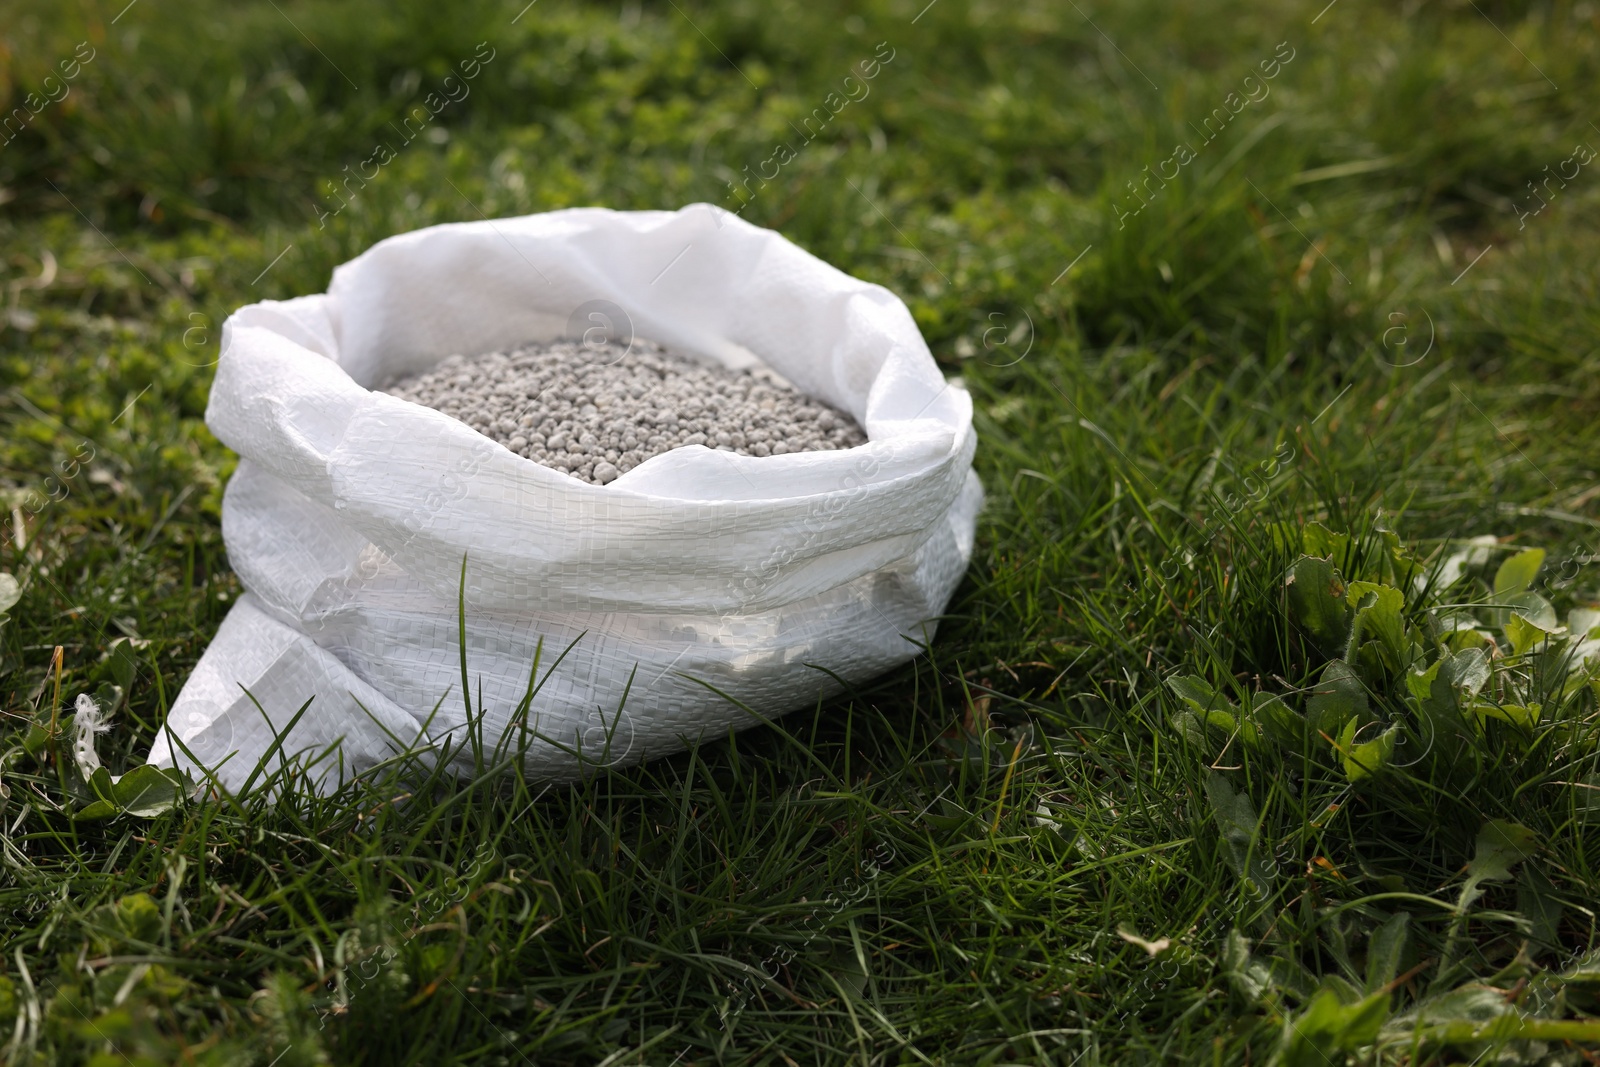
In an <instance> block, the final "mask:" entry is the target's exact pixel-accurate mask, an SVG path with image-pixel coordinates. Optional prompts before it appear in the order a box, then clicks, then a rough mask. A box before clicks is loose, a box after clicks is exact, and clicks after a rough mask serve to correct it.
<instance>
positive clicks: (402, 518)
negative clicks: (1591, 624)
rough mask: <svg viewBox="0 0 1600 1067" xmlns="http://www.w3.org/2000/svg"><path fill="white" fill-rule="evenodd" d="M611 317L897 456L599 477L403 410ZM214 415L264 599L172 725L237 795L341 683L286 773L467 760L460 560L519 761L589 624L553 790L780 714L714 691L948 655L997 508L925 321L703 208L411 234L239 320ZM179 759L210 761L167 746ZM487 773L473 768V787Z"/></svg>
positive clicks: (171, 760) (164, 755)
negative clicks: (761, 376) (522, 726)
mask: <svg viewBox="0 0 1600 1067" xmlns="http://www.w3.org/2000/svg"><path fill="white" fill-rule="evenodd" d="M595 300H603V301H609V302H611V303H613V304H615V305H617V306H619V307H620V308H622V309H624V311H625V314H626V317H627V318H629V319H631V323H632V327H633V330H634V332H635V333H636V334H637V336H640V337H645V338H649V339H651V340H654V341H658V342H661V343H662V344H665V345H667V346H668V347H669V348H672V349H676V350H679V351H683V352H686V353H690V354H698V355H700V356H701V357H704V358H709V359H711V360H714V361H717V362H720V363H722V364H724V365H727V366H731V367H743V366H749V365H752V364H756V363H765V364H766V365H767V366H769V367H770V368H771V369H773V370H774V371H776V372H777V373H778V374H780V375H782V376H783V377H784V378H787V379H788V380H789V381H790V382H792V383H794V384H795V385H796V386H797V387H798V388H799V389H801V390H803V391H805V392H807V393H810V394H812V395H813V396H817V397H820V398H822V399H823V400H826V401H827V402H828V403H830V404H833V405H835V406H836V407H838V408H841V409H843V410H845V411H848V412H850V414H851V415H853V416H854V417H855V419H856V420H857V421H858V422H859V423H860V424H861V426H862V427H863V428H864V429H865V430H866V432H867V436H868V438H869V441H868V443H867V444H864V445H861V446H859V447H857V448H853V449H846V450H839V451H829V452H806V453H796V454H789V455H783V456H768V457H755V456H740V455H736V454H734V453H731V452H718V451H715V450H712V449H708V448H706V447H703V446H699V445H692V446H688V447H684V448H679V449H675V450H673V451H671V452H668V453H665V454H663V455H659V456H656V457H655V458H653V459H650V460H648V461H646V462H644V463H642V464H640V465H639V466H638V467H635V468H634V469H633V470H630V471H629V472H627V473H626V474H623V475H622V476H621V477H619V478H617V479H616V480H615V481H613V482H612V483H610V484H609V485H603V486H602V485H591V484H589V483H587V482H582V481H579V480H578V479H576V478H573V477H571V476H569V475H567V474H565V473H563V472H560V471H555V470H551V469H549V468H546V467H542V466H539V465H538V464H536V463H534V462H533V461H532V460H528V459H524V458H522V457H520V456H518V455H516V454H514V453H512V452H510V451H509V450H507V449H505V448H503V447H501V446H500V445H498V444H496V443H494V442H493V441H491V440H489V439H488V438H486V437H484V436H483V435H481V434H479V433H478V432H477V431H475V430H473V429H471V428H469V427H467V426H466V425H464V424H463V423H460V422H457V421H456V420H454V419H452V418H450V417H449V416H447V415H444V414H442V413H440V412H437V411H433V410H431V409H429V408H424V407H420V406H418V405H415V404H412V403H409V402H407V401H402V400H398V399H396V398H394V397H391V396H389V395H387V394H384V393H379V392H373V391H372V390H373V389H375V388H380V387H382V386H383V385H385V384H387V383H388V382H389V381H391V380H392V379H394V378H396V377H398V376H401V375H406V374H411V373H414V372H417V371H420V370H423V369H425V368H427V367H429V366H431V365H432V364H433V363H435V362H436V361H438V360H440V359H442V358H444V357H445V356H448V355H451V354H453V353H461V354H467V355H474V354H477V353H480V352H487V351H492V350H496V349H504V348H508V347H511V346H514V345H517V344H519V343H522V342H527V341H539V340H552V339H555V338H557V337H560V336H563V335H565V334H567V333H568V320H569V316H571V315H572V314H573V313H574V311H575V310H577V309H579V308H580V307H582V306H583V305H585V304H586V303H588V302H592V301H595ZM206 423H207V425H209V426H210V427H211V430H212V432H214V433H215V434H216V436H217V437H218V438H219V439H220V440H221V441H222V442H223V443H224V444H226V445H228V446H229V447H230V448H232V449H234V450H235V451H236V452H238V453H239V455H240V463H239V468H238V472H237V473H236V474H235V475H234V477H233V479H232V481H231V482H230V483H229V485H228V489H227V493H226V496H225V498H224V501H223V513H222V532H223V538H224V540H225V542H226V544H227V549H228V557H229V560H230V562H231V564H232V566H233V568H234V570H235V571H236V572H237V573H238V575H239V578H240V580H241V581H242V582H243V583H244V585H245V587H246V588H247V589H248V590H249V592H248V594H247V595H246V596H244V597H242V598H241V599H240V601H239V603H238V604H237V605H236V606H235V607H234V609H233V611H232V612H231V613H230V614H229V615H228V617H227V619H226V620H225V621H224V623H223V625H222V627H221V629H220V630H219V631H218V633H217V636H216V639H215V640H214V641H213V642H212V644H211V646H210V647H209V648H208V649H207V650H206V653H205V655H204V657H203V658H202V659H201V661H200V663H199V665H198V666H197V667H196V668H195V671H194V673H193V675H192V676H191V677H190V678H189V681H188V683H187V684H186V685H185V686H184V688H183V691H182V692H181V693H180V694H179V696H178V699H177V701H176V703H174V705H173V706H172V709H171V713H170V715H169V716H168V724H167V725H168V728H169V730H170V732H171V733H175V734H176V735H177V737H178V738H180V739H182V741H183V742H184V744H185V745H186V746H187V747H188V748H189V749H190V751H191V752H193V753H194V755H195V756H196V757H197V758H198V759H199V760H200V761H201V762H202V763H204V764H205V765H206V766H207V767H208V768H209V769H211V770H212V771H213V772H214V773H216V774H217V776H218V777H219V778H220V780H221V781H222V782H223V783H224V784H226V785H228V786H229V787H230V788H238V787H239V786H240V785H241V784H242V783H243V782H244V780H245V779H246V777H247V776H248V775H249V773H250V771H251V769H252V768H253V767H254V766H255V765H256V763H257V762H258V761H259V760H260V758H261V757H262V756H263V755H264V754H265V753H266V752H267V751H268V749H269V748H270V746H271V744H272V741H273V733H274V731H275V730H276V731H280V732H281V731H282V730H283V728H284V727H285V726H286V725H287V724H288V722H289V721H290V719H291V718H292V717H293V715H294V713H295V712H296V711H297V710H298V709H299V708H300V706H301V705H302V704H303V703H304V702H305V701H306V700H307V699H308V698H311V697H315V700H314V702H313V704H312V706H311V708H310V710H309V711H308V712H307V713H306V714H305V716H304V717H303V718H302V719H301V721H300V723H299V724H298V726H297V727H296V728H295V730H294V731H293V732H292V733H291V734H290V735H289V736H288V738H287V743H286V744H285V745H284V746H283V755H285V756H292V755H294V754H296V753H300V754H305V753H307V752H311V753H322V752H324V751H325V750H328V749H330V747H336V751H334V752H333V753H332V754H331V755H330V756H329V757H328V758H327V759H326V760H325V761H324V762H323V763H322V764H320V765H319V770H318V775H320V776H321V781H320V786H321V787H322V788H326V787H328V786H329V785H331V784H332V783H334V782H336V781H338V780H340V779H341V778H344V777H348V776H349V775H350V774H351V773H355V772H359V771H360V770H362V769H363V768H366V767H370V766H372V765H373V764H374V763H376V762H378V761H380V760H382V759H385V758H388V757H389V755H390V754H392V753H394V752H396V751H398V750H399V749H400V748H402V747H405V746H416V747H427V746H430V745H438V744H440V743H441V742H445V741H449V742H450V743H451V744H453V745H463V746H464V744H465V742H466V731H465V729H464V723H465V721H466V716H465V710H464V707H463V702H462V700H461V693H460V688H461V666H460V643H459V639H458V625H459V620H460V613H459V611H458V599H457V598H458V594H459V593H460V592H461V590H462V586H461V570H462V559H463V557H465V558H466V561H467V562H466V582H465V587H464V595H465V601H466V630H467V656H468V669H469V673H470V678H471V688H472V693H471V697H472V702H473V706H474V709H475V714H476V713H477V711H478V710H481V712H482V714H483V715H484V734H485V737H486V739H487V741H488V743H489V744H490V745H491V746H492V745H494V744H496V743H497V742H499V741H500V740H501V738H502V736H503V735H504V734H505V732H506V730H507V726H508V723H509V720H510V717H511V714H512V712H513V710H514V709H515V707H516V705H517V703H518V701H519V700H520V699H521V698H522V695H523V693H524V691H525V689H526V686H527V683H528V675H529V670H530V667H531V666H532V662H533V657H534V650H535V647H536V646H537V644H538V642H539V639H540V638H543V639H544V658H543V662H542V665H541V668H540V674H541V677H542V676H543V674H544V672H545V671H546V670H548V669H549V666H550V664H551V663H552V662H553V661H554V659H555V657H556V655H557V654H558V653H559V652H560V651H561V650H562V649H564V648H566V646H567V645H569V644H571V643H572V642H573V641H574V640H575V639H578V638H579V635H582V638H581V640H578V643H577V646H576V647H575V648H574V649H573V650H572V652H571V653H570V654H569V655H568V656H567V657H566V659H565V660H564V661H563V662H562V663H561V664H560V666H559V667H558V668H557V669H556V670H555V672H554V673H553V675H552V676H551V677H550V678H549V680H548V681H547V682H546V684H545V685H544V688H543V689H542V690H541V692H540V693H539V696H538V698H537V699H536V701H535V702H534V704H533V707H532V714H531V716H530V719H529V721H528V723H527V728H528V730H529V731H530V732H533V733H537V734H538V735H541V736H542V737H543V738H547V739H548V740H547V741H540V740H535V741H532V742H531V743H530V744H529V747H528V751H527V763H528V772H529V773H530V775H532V776H534V777H536V778H539V779H544V780H564V779H570V778H574V777H577V776H579V775H580V774H581V773H583V767H584V765H585V764H590V765H592V763H594V762H599V763H604V764H606V765H613V766H614V765H620V764H625V763H634V762H637V761H639V760H642V759H645V758H647V757H652V756H656V755H660V754H662V753H666V752H671V751H675V750H677V749H680V748H682V747H683V746H684V745H685V744H686V743H688V742H690V741H692V740H693V739H696V738H699V737H701V736H706V737H716V736H721V735H725V734H726V733H727V731H728V730H729V729H730V728H731V729H743V728H745V727H748V726H752V725H755V724H756V722H757V720H755V719H753V718H752V717H751V716H750V715H749V714H748V713H747V712H745V711H743V710H741V709H740V708H738V707H736V706H735V705H734V704H732V703H730V702H729V701H727V700H725V699H723V698H722V697H719V696H717V695H716V694H715V693H713V692H711V691H710V689H708V688H707V686H708V685H709V686H714V687H716V688H717V689H719V690H721V691H722V692H724V693H726V694H728V696H730V697H733V698H736V699H737V700H739V701H742V702H744V703H745V704H747V705H749V706H750V707H751V708H753V709H755V710H756V711H758V712H760V713H761V714H762V715H763V716H768V717H772V716H776V715H778V714H781V713H783V712H787V711H791V710H793V709H795V708H798V707H801V706H804V705H808V704H812V703H814V702H815V701H816V700H817V699H818V698H819V697H821V696H825V695H828V694H830V693H832V692H834V691H836V689H837V686H836V685H835V683H834V682H833V681H832V680H831V679H830V678H829V676H828V674H827V673H826V672H824V671H821V670H818V669H817V668H818V667H826V668H827V669H828V670H829V671H832V672H833V673H834V674H836V675H838V676H839V677H840V678H842V679H844V680H846V681H847V682H858V681H862V680H865V679H867V678H870V677H872V676H873V675H875V674H878V673H880V672H882V671H884V670H886V669H888V668H890V667H893V666H895V665H896V664H899V663H902V662H904V661H905V660H907V659H909V658H910V657H911V656H913V655H915V654H916V651H917V647H916V644H914V643H913V641H915V642H922V641H925V640H926V639H928V638H929V637H931V635H932V629H933V627H932V624H931V622H930V621H929V620H931V619H932V618H933V617H935V616H937V615H939V614H940V613H941V612H942V611H943V610H944V606H945V604H946V602H947V601H948V600H949V598H950V595H951V593H952V592H953V591H954V590H955V587H956V584H957V583H958V582H959V581H960V579H961V575H962V573H963V572H964V570H965V569H966V565H967V560H968V558H969V557H970V555H971V551H972V537H973V525H974V522H975V518H976V515H977V511H978V508H979V506H980V504H981V503H982V496H983V493H982V488H981V487H980V486H979V484H978V480H977V477H976V475H975V474H973V472H972V469H971V462H972V454H973V449H974V447H975V444H976V441H975V438H974V435H973V432H972V405H971V401H970V400H969V398H968V396H967V394H966V392H965V391H963V390H962V389H961V388H959V387H957V386H952V385H949V384H947V383H946V382H945V381H944V379H943V377H942V376H941V375H940V373H939V370H938V368H937V366H936V365H935V364H934V362H933V358H932V356H931V355H930V354H929V352H928V347H927V344H926V343H925V342H924V341H923V339H922V336H921V334H920V333H919V332H918V330H917V327H916V324H915V322H914V321H913V320H912V317H911V315H910V313H909V312H908V311H907V310H906V307H905V305H904V304H903V303H902V302H901V301H900V300H899V299H898V298H896V297H895V296H894V295H893V294H892V293H890V292H889V291H888V290H886V289H884V288H883V287H881V286H878V285H869V284H867V283H865V282H861V281H858V280H856V279H854V278H851V277H849V276H848V275H846V274H843V273H841V272H840V271H838V270H836V269H834V268H833V267H830V266H829V265H827V264H826V263H823V262H822V261H821V260H818V259H817V258H816V257H814V256H812V255H810V254H808V253H806V252H804V251H802V250H800V249H799V248H797V247H795V246H794V245H793V244H791V243H790V242H789V241H787V240H785V239H784V238H783V237H782V236H780V235H779V234H777V233H774V232H771V231H769V230H763V229H760V228H758V227H755V226H752V225H750V224H749V223H746V222H743V221H742V220H739V219H737V218H735V217H733V216H731V215H727V214H725V213H723V212H720V211H718V210H717V209H715V208H712V207H710V206H709V205H704V204H696V205H692V206H690V207H686V208H684V209H682V210H680V211H677V212H665V211H637V212H616V211H608V210H601V209H594V208H582V209H575V210H568V211H555V212H550V213H548V214H542V215H529V216H526V217H522V218H514V219H502V220H497V221H493V222H489V221H485V222H473V223H457V224H451V225H445V226H434V227H431V228H429V229H425V230H418V231H416V232H414V233H407V234H402V235H400V236H398V237H392V238H390V239H388V240H386V241H382V242H380V243H379V244H377V245H375V246H374V247H373V248H371V249H370V250H368V251H367V252H366V253H364V254H363V255H361V256H359V257H357V258H356V259H354V260H352V261H351V262H349V263H346V264H344V265H343V266H341V267H339V268H338V269H336V270H335V271H334V273H333V283H332V285H331V286H330V287H329V291H328V292H327V293H326V294H318V295H316V296H308V297H301V298H298V299H294V300H287V301H281V302H280V301H263V302H262V303H259V304H252V305H250V306H248V307H244V308H241V309H240V310H239V311H237V312H235V313H234V314H233V315H232V316H230V317H229V319H228V321H227V323H226V324H225V325H224V327H223V335H222V352H221V359H220V361H219V363H218V366H217V375H216V381H215V383H214V384H213V386H212V389H211V401H210V406H209V408H208V409H207V411H206ZM813 665H814V666H813ZM630 678H631V689H628V691H627V699H626V703H625V704H624V702H623V694H624V690H625V689H627V687H628V686H629V683H630ZM697 680H698V681H697ZM700 683H705V684H700ZM480 688H481V693H482V705H481V709H480V708H479V699H478V697H479V691H480ZM247 691H248V692H247ZM252 698H253V699H252ZM258 704H259V707H257V705H258ZM619 707H620V708H621V711H620V714H619ZM435 709H437V711H435ZM430 716H431V718H430ZM269 721H270V725H269ZM608 736H609V738H610V744H609V747H608V746H607V744H606V739H607V737H608ZM511 747H513V748H514V747H515V746H514V745H513V746H511ZM574 749H577V750H579V751H581V752H582V753H583V756H582V757H581V758H580V757H579V756H576V755H574V753H573V752H572V751H571V750H574ZM150 762H152V763H155V764H158V765H163V766H171V765H174V764H176V765H177V766H180V767H185V768H188V769H190V770H191V771H193V770H194V769H195V768H193V766H192V761H190V760H189V758H188V757H187V756H185V755H184V754H183V752H182V750H181V748H180V747H179V746H177V745H175V744H173V743H172V742H171V740H170V738H169V737H168V736H167V733H166V732H163V734H162V735H161V736H159V737H158V738H157V740H156V743H155V745H154V746H153V747H152V749H151V752H150ZM273 762H274V765H276V762H277V761H276V760H274V761H273ZM472 766H473V764H472V754H471V752H470V751H468V750H466V749H465V748H462V749H461V750H460V751H458V752H457V753H456V754H455V756H454V758H453V769H454V770H456V771H460V772H470V770H471V769H472ZM318 775H314V776H313V777H314V778H315V777H317V776H318Z"/></svg>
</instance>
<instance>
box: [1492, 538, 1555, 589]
mask: <svg viewBox="0 0 1600 1067" xmlns="http://www.w3.org/2000/svg"><path fill="white" fill-rule="evenodd" d="M1542 566H1544V549H1542V548H1526V549H1523V550H1522V551H1521V552H1518V553H1517V554H1516V555H1514V556H1512V557H1511V558H1510V559H1508V560H1506V561H1505V562H1504V563H1502V564H1500V569H1499V570H1497V571H1495V572H1494V594H1495V597H1496V599H1504V598H1505V597H1508V596H1510V595H1512V594H1513V593H1521V592H1523V591H1525V590H1526V589H1527V588H1528V587H1529V586H1531V585H1532V584H1533V580H1534V579H1535V578H1537V577H1538V576H1539V568H1540V567H1542Z"/></svg>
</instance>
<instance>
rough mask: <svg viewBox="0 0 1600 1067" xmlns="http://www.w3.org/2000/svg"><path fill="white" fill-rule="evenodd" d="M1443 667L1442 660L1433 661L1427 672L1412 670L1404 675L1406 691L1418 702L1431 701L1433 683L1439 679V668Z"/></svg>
mask: <svg viewBox="0 0 1600 1067" xmlns="http://www.w3.org/2000/svg"><path fill="white" fill-rule="evenodd" d="M1442 666H1444V660H1443V659H1437V660H1434V661H1433V664H1432V665H1431V666H1430V667H1428V669H1427V670H1413V671H1410V672H1408V673H1407V674H1406V689H1408V690H1409V691H1410V693H1411V695H1412V696H1414V697H1416V698H1417V699H1418V700H1423V701H1427V700H1432V699H1433V683H1434V681H1435V680H1436V679H1437V678H1438V677H1439V668H1440V667H1442Z"/></svg>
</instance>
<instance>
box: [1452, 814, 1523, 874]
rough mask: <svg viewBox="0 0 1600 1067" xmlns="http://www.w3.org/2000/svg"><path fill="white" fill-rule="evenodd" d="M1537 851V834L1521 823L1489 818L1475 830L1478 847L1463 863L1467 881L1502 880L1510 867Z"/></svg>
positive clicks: (1509, 871) (1509, 870)
mask: <svg viewBox="0 0 1600 1067" xmlns="http://www.w3.org/2000/svg"><path fill="white" fill-rule="evenodd" d="M1538 851H1539V835H1538V834H1536V833H1534V832H1533V831H1532V830H1530V829H1528V828H1527V827H1526V826H1523V825H1522V824H1521V823H1515V822H1510V821H1508V820H1506V819H1490V820H1489V821H1488V822H1486V823H1484V824H1483V828H1482V829H1481V830H1479V831H1478V849H1477V852H1475V853H1474V854H1473V857H1472V862H1471V863H1469V864H1467V881H1468V882H1469V883H1473V882H1502V881H1505V880H1506V879H1507V878H1510V877H1511V868H1512V867H1514V866H1516V865H1517V864H1518V863H1520V862H1521V861H1523V860H1525V859H1527V858H1529V857H1530V856H1533V855H1534V854H1536V853H1537V852H1538Z"/></svg>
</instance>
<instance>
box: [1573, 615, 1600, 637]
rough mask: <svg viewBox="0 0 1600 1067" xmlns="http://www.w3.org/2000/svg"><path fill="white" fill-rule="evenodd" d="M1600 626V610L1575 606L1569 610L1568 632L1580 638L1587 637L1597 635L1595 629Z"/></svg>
mask: <svg viewBox="0 0 1600 1067" xmlns="http://www.w3.org/2000/svg"><path fill="white" fill-rule="evenodd" d="M1596 627H1600V611H1595V610H1594V609H1593V608H1573V609H1572V610H1571V611H1569V612H1567V632H1568V633H1570V634H1572V635H1573V636H1574V637H1577V638H1579V639H1580V640H1581V639H1583V638H1586V637H1595V636H1600V635H1597V634H1596V633H1595V632H1594V631H1595V628H1596Z"/></svg>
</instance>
